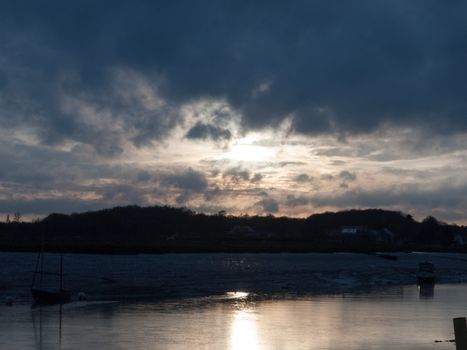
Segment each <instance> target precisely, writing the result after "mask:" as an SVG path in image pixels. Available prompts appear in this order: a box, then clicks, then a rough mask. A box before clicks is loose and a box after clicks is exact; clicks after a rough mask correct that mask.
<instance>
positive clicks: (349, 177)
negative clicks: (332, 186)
mask: <svg viewBox="0 0 467 350" xmlns="http://www.w3.org/2000/svg"><path fill="white" fill-rule="evenodd" d="M339 178H340V179H341V180H343V181H345V182H351V181H355V180H356V179H357V175H356V174H355V173H353V172H350V171H347V170H343V171H341V172H340V173H339Z"/></svg>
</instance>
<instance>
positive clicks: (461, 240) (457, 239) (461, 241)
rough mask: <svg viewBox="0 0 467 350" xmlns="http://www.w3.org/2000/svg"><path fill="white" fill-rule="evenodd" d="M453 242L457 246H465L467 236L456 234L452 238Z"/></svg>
mask: <svg viewBox="0 0 467 350" xmlns="http://www.w3.org/2000/svg"><path fill="white" fill-rule="evenodd" d="M452 241H453V243H454V244H456V245H460V246H463V245H465V244H466V243H467V241H466V239H465V236H464V235H462V234H461V233H456V234H455V235H454V237H453V238H452Z"/></svg>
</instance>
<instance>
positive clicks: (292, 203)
mask: <svg viewBox="0 0 467 350" xmlns="http://www.w3.org/2000/svg"><path fill="white" fill-rule="evenodd" d="M308 204H310V198H309V197H306V196H294V195H292V194H289V195H287V199H286V201H285V205H286V206H287V207H290V208H295V207H299V206H302V205H308Z"/></svg>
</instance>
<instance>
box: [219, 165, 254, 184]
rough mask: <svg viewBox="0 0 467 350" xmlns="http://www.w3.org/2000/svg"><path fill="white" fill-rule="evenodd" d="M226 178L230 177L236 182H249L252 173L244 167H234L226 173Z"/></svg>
mask: <svg viewBox="0 0 467 350" xmlns="http://www.w3.org/2000/svg"><path fill="white" fill-rule="evenodd" d="M224 177H230V178H232V180H233V181H235V182H238V181H240V180H243V181H248V180H249V179H250V172H249V171H248V170H246V169H243V168H242V167H232V168H229V169H227V170H226V171H225V172H224Z"/></svg>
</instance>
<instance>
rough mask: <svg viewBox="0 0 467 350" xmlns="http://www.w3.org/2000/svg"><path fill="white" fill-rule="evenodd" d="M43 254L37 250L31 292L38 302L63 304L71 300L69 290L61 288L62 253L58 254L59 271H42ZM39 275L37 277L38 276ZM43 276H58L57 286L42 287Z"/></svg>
mask: <svg viewBox="0 0 467 350" xmlns="http://www.w3.org/2000/svg"><path fill="white" fill-rule="evenodd" d="M43 267H44V255H43V253H42V252H39V254H38V255H37V260H36V268H35V270H34V276H33V279H32V284H31V294H32V297H33V299H34V301H35V302H36V303H38V304H64V303H67V302H69V301H70V300H71V291H69V290H65V289H63V255H62V254H60V271H59V272H58V273H57V272H48V271H44V268H43ZM38 276H39V278H38ZM44 276H58V277H59V279H60V281H59V286H58V287H57V288H54V287H52V288H51V287H50V286H48V287H43V285H44V283H43V280H44Z"/></svg>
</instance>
